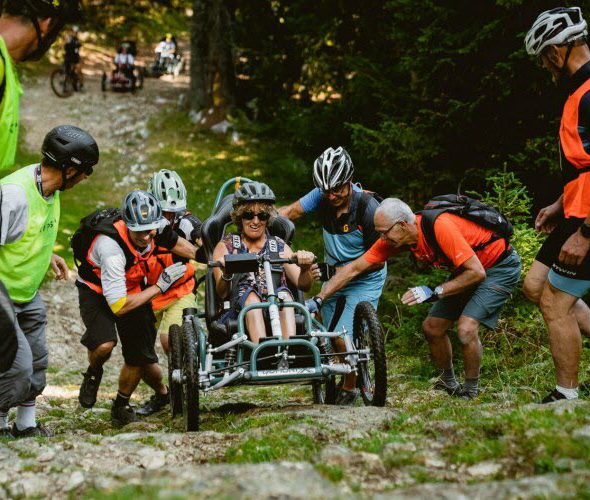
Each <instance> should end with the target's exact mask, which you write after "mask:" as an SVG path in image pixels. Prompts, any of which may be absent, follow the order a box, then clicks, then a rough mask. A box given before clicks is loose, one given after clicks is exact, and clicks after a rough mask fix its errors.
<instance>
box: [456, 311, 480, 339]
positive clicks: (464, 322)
mask: <svg viewBox="0 0 590 500" xmlns="http://www.w3.org/2000/svg"><path fill="white" fill-rule="evenodd" d="M457 336H458V337H459V341H460V342H461V344H463V345H468V344H472V343H473V342H479V321H477V320H474V319H472V318H467V317H463V318H461V320H460V321H459V324H458V325H457Z"/></svg>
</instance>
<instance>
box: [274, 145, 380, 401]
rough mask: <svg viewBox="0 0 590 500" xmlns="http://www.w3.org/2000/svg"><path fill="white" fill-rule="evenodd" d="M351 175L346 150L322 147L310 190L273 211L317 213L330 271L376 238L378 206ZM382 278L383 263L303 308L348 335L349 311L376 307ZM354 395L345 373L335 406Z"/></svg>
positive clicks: (353, 379)
mask: <svg viewBox="0 0 590 500" xmlns="http://www.w3.org/2000/svg"><path fill="white" fill-rule="evenodd" d="M353 173H354V167H353V164H352V160H351V158H350V156H349V154H348V153H347V152H346V150H345V149H344V148H342V147H339V148H337V149H332V148H328V149H326V151H324V152H323V154H322V155H321V156H320V157H319V158H318V159H317V160H316V161H315V163H314V175H313V178H314V183H315V185H316V188H315V189H313V190H312V191H310V192H309V193H308V194H307V195H306V196H304V197H303V198H301V199H300V200H298V201H296V202H295V203H293V204H292V205H289V206H286V207H282V208H280V209H279V214H280V215H282V216H284V217H288V218H289V219H291V220H296V219H298V218H299V217H301V216H303V215H305V214H308V213H312V212H315V213H317V215H318V217H319V219H320V221H321V223H322V226H323V231H324V258H325V260H326V262H327V263H328V264H329V265H330V266H333V267H335V268H340V267H342V266H344V265H346V264H347V263H349V262H351V261H354V260H355V259H357V258H358V257H360V256H362V255H363V254H364V253H365V252H366V251H367V250H368V249H369V248H371V246H372V245H373V244H374V243H375V242H376V241H377V240H378V238H379V234H378V233H377V232H376V231H375V226H374V224H373V215H374V213H375V210H376V208H377V206H378V205H379V202H378V201H377V200H376V199H375V198H374V197H373V196H372V195H371V194H370V193H367V192H364V191H363V190H362V188H361V187H360V186H359V185H358V184H354V183H353V182H352V175H353ZM386 275H387V270H386V269H385V267H384V266H383V264H381V263H379V264H377V265H376V266H371V267H370V268H369V269H367V270H366V272H365V273H363V274H362V275H358V276H356V277H355V279H354V280H353V281H351V282H350V283H348V284H347V286H345V287H343V288H342V289H340V290H338V292H337V293H336V294H335V295H334V296H333V297H330V299H329V300H326V301H323V300H322V298H321V296H317V297H314V298H313V299H310V300H309V301H308V307H309V309H310V311H311V312H317V311H318V310H319V309H320V308H321V310H322V319H323V321H324V324H325V325H326V327H329V328H331V329H334V330H341V329H342V328H346V330H347V332H348V334H349V335H352V326H353V318H354V309H355V308H356V306H357V304H358V303H359V302H361V301H368V302H371V303H372V304H373V306H374V307H375V308H377V305H378V302H379V297H380V296H381V291H382V289H383V285H384V284H385V277H386ZM339 301H340V304H342V301H345V302H344V307H343V308H342V306H340V307H338V308H337V304H338V303H339ZM337 309H339V310H337ZM336 349H337V350H338V352H344V351H345V344H344V342H343V341H342V340H340V339H338V341H337V344H336ZM358 394H359V392H358V390H357V389H356V375H355V374H354V373H352V374H349V375H346V376H345V377H344V380H343V385H342V388H341V390H340V392H339V395H338V400H337V402H338V404H342V405H352V404H354V402H355V400H356V398H357V397H358Z"/></svg>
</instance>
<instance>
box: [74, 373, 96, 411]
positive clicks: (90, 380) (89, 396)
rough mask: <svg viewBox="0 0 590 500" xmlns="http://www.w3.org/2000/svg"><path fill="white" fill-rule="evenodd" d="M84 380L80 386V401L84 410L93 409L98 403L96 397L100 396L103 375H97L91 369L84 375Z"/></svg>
mask: <svg viewBox="0 0 590 500" xmlns="http://www.w3.org/2000/svg"><path fill="white" fill-rule="evenodd" d="M82 376H83V377H84V380H83V381H82V385H81V386H80V394H78V401H80V406H82V408H92V407H93V406H94V404H95V403H96V395H97V394H98V388H99V387H100V381H101V380H102V373H101V374H100V375H96V374H94V373H92V372H91V371H90V367H88V370H86V373H83V374H82Z"/></svg>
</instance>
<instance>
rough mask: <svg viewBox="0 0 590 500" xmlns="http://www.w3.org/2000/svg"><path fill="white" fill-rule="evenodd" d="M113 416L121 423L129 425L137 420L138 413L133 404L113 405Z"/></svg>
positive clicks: (114, 419) (115, 420)
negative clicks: (132, 406)
mask: <svg viewBox="0 0 590 500" xmlns="http://www.w3.org/2000/svg"><path fill="white" fill-rule="evenodd" d="M111 418H112V419H113V421H114V422H115V423H117V424H119V425H127V424H130V423H131V422H137V415H136V414H135V410H134V409H133V408H131V406H129V405H127V406H113V407H112V408H111Z"/></svg>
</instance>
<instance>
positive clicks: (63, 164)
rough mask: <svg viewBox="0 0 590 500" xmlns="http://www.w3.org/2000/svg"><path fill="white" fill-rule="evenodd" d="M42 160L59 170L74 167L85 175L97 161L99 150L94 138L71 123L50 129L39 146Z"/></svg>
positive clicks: (90, 171) (90, 172)
mask: <svg viewBox="0 0 590 500" xmlns="http://www.w3.org/2000/svg"><path fill="white" fill-rule="evenodd" d="M41 153H42V154H43V158H44V161H45V162H46V163H47V164H48V165H50V166H52V167H57V168H59V169H60V170H66V169H67V168H68V167H74V168H75V169H76V170H79V171H80V172H84V173H85V174H87V175H90V174H92V172H93V169H92V167H94V165H96V164H97V163H98V160H99V158H100V151H99V150H98V144H96V141H95V140H94V138H93V137H92V136H91V135H90V134H89V133H88V132H86V131H85V130H82V129H81V128H79V127H74V126H73V125H60V126H58V127H55V128H54V129H53V130H51V131H50V132H49V133H48V134H47V135H46V136H45V140H44V141H43V146H42V147H41Z"/></svg>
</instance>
